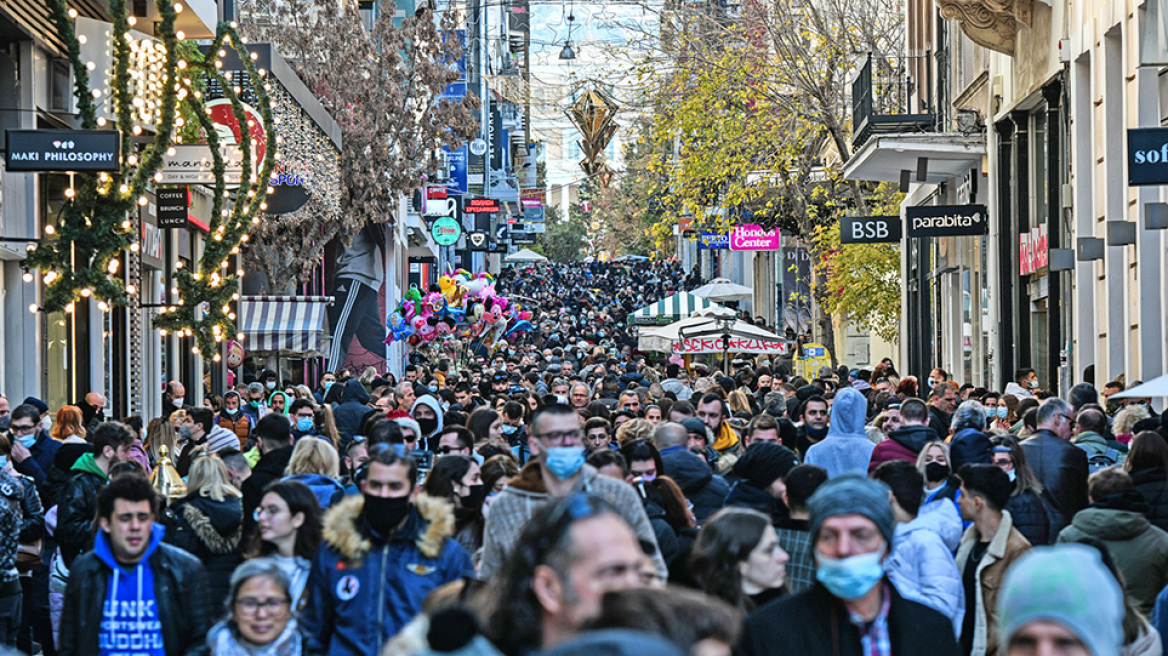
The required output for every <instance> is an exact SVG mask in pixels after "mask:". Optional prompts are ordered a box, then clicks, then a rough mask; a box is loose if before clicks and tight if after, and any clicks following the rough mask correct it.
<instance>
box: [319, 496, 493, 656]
mask: <svg viewBox="0 0 1168 656" xmlns="http://www.w3.org/2000/svg"><path fill="white" fill-rule="evenodd" d="M364 504H365V498H364V497H363V496H353V497H346V498H345V499H344V500H342V501H341V502H340V503H338V504H336V505H335V506H333V508H332V509H330V510H329V512H328V514H327V515H326V516H325V520H324V542H323V543H322V544H321V546H320V551H318V552H317V554H316V558H315V560H314V561H313V563H312V571H311V573H310V574H309V576H308V591H307V595H308V606H307V607H306V608H305V609H304V613H303V615H302V617H301V620H302V622H303V623H304V628H305V631H306V632H307V633H308V636H309V642H310V645H311V650H312V652H313V653H321V654H327V655H329V656H341V655H350V654H351V655H353V656H357V655H361V656H364V655H366V654H380V653H381V650H382V648H383V647H384V646H385V643H386V642H387V641H389V639H390V638H392V637H394V636H395V635H397V633H398V632H399V631H401V630H402V628H403V627H405V625H406V624H407V623H408V622H409V621H410V620H412V619H413V618H414V616H415V615H417V614H418V613H420V612H421V611H422V602H423V601H424V600H425V599H426V596H427V595H429V594H430V593H431V592H433V591H434V590H436V589H438V588H440V587H442V586H443V585H446V584H447V583H450V582H452V581H457V580H458V579H460V578H462V577H463V576H464V575H468V574H471V573H472V572H473V566H472V565H471V560H470V556H468V555H467V553H466V551H465V550H464V549H463V548H462V547H460V546H459V545H458V543H457V542H455V541H454V539H453V538H452V537H451V536H452V535H453V534H454V510H453V507H452V506H451V505H450V502H448V501H446V500H444V499H437V498H434V497H429V496H426V495H420V496H419V497H418V498H417V500H416V501H415V502H414V506H413V509H412V510H411V512H410V515H409V517H408V518H407V519H406V521H405V524H404V525H402V527H401V528H400V529H398V530H397V531H396V532H395V533H394V535H393V536H392V537H390V538H389V540H384V539H383V538H379V537H378V536H376V535H375V534H373V533H372V531H371V530H370V528H369V527H368V524H367V523H366V522H365V520H364V518H363V517H362V516H361V509H362V508H363V507H364Z"/></svg>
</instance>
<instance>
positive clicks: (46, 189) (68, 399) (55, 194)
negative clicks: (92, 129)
mask: <svg viewBox="0 0 1168 656" xmlns="http://www.w3.org/2000/svg"><path fill="white" fill-rule="evenodd" d="M39 182H40V187H41V194H40V216H41V225H47V224H49V223H56V222H57V220H58V219H59V218H60V215H61V210H62V209H63V208H64V206H65V190H66V189H68V188H69V177H68V176H65V175H49V174H43V175H41V176H40V179H39ZM75 325H76V315H69V314H65V313H64V312H54V313H52V314H48V315H45V327H44V330H45V338H44V340H43V341H42V344H43V348H44V353H42V361H43V362H44V372H43V380H44V385H45V393H46V398H45V401H47V402H48V404H49V407H51V408H59V407H61V406H62V405H66V404H69V403H73V402H74V401H75V400H76V399H74V398H72V395H73V389H72V385H73V380H74V378H75V377H76V375H77V374H76V371H75V368H76V362H77V360H76V355H75V353H74V348H75V345H76V343H77V342H76V339H75V337H76V336H75V334H74V331H75Z"/></svg>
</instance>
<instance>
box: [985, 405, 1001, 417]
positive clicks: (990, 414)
mask: <svg viewBox="0 0 1168 656" xmlns="http://www.w3.org/2000/svg"><path fill="white" fill-rule="evenodd" d="M997 411H998V409H997V407H995V406H992V405H987V406H985V415H986V417H993V416H994V414H995V413H997Z"/></svg>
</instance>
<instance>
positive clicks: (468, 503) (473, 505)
mask: <svg viewBox="0 0 1168 656" xmlns="http://www.w3.org/2000/svg"><path fill="white" fill-rule="evenodd" d="M486 498H487V486H486V485H483V484H482V483H479V484H478V485H471V486H470V494H468V495H466V496H464V497H462V498H461V499H462V507H463V508H466V509H468V510H478V509H479V508H482V507H483V501H484V500H485V499H486Z"/></svg>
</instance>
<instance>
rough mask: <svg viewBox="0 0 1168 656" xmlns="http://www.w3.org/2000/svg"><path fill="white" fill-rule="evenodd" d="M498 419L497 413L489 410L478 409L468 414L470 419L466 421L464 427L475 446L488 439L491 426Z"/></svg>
mask: <svg viewBox="0 0 1168 656" xmlns="http://www.w3.org/2000/svg"><path fill="white" fill-rule="evenodd" d="M498 418H499V413H497V412H495V411H494V410H491V409H490V408H479V409H477V410H475V411H474V412H472V413H470V418H469V419H467V420H466V427H467V429H468V430H469V431H470V432H471V435H474V439H475V444H478V443H479V442H486V441H487V440H488V439H490V435H491V424H493V423H495V420H496V419H498Z"/></svg>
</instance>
